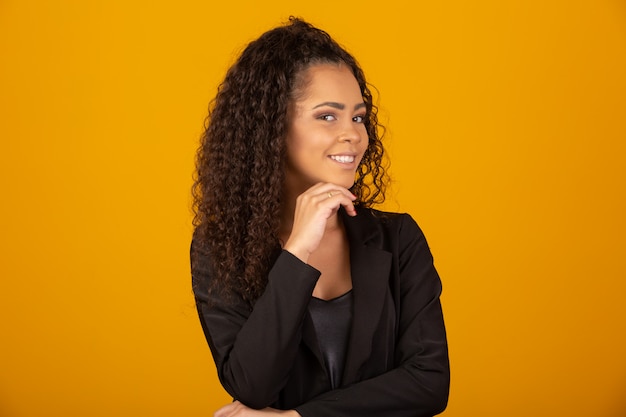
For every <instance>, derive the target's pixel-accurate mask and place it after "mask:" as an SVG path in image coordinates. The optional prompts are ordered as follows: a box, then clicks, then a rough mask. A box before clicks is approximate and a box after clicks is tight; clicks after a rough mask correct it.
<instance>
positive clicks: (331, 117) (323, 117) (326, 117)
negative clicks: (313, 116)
mask: <svg viewBox="0 0 626 417" xmlns="http://www.w3.org/2000/svg"><path fill="white" fill-rule="evenodd" d="M317 118H318V119H320V120H324V121H326V122H332V121H333V120H337V118H336V117H335V116H334V115H332V114H322V115H321V116H318V117H317Z"/></svg>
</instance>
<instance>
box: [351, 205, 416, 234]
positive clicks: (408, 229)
mask: <svg viewBox="0 0 626 417" xmlns="http://www.w3.org/2000/svg"><path fill="white" fill-rule="evenodd" d="M358 215H359V216H363V220H364V222H367V223H370V224H371V225H375V226H377V227H378V228H381V229H383V230H384V231H386V232H391V233H394V234H399V235H402V236H407V235H409V236H410V235H413V236H415V235H421V236H423V233H422V229H421V228H420V227H419V226H418V224H417V222H416V221H415V220H414V219H413V217H412V216H411V215H410V214H409V213H398V212H391V211H382V210H377V209H373V208H361V209H360V210H359V214H358Z"/></svg>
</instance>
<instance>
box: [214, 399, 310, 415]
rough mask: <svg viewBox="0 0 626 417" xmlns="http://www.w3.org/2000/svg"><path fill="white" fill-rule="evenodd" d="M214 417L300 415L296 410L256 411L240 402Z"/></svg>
mask: <svg viewBox="0 0 626 417" xmlns="http://www.w3.org/2000/svg"><path fill="white" fill-rule="evenodd" d="M213 416H214V417H271V416H283V417H300V414H299V413H298V412H297V411H295V410H276V409H275V408H269V407H267V408H263V409H261V410H255V409H253V408H250V407H246V406H245V405H243V404H242V403H240V402H239V401H234V402H232V403H230V404H227V405H225V406H224V407H222V408H220V409H219V410H217V411H216V412H215V414H213Z"/></svg>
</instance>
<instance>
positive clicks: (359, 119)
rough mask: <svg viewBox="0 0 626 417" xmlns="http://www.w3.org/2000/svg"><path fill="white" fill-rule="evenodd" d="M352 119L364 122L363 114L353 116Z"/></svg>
mask: <svg viewBox="0 0 626 417" xmlns="http://www.w3.org/2000/svg"><path fill="white" fill-rule="evenodd" d="M352 121H353V122H356V123H363V122H365V116H354V117H353V118H352Z"/></svg>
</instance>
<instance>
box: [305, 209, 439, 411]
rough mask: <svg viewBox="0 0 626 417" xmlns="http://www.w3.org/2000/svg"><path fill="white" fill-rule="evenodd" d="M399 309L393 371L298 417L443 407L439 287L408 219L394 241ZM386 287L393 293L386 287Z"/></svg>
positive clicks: (333, 394) (315, 403)
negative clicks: (396, 240) (395, 243)
mask: <svg viewBox="0 0 626 417" xmlns="http://www.w3.org/2000/svg"><path fill="white" fill-rule="evenodd" d="M396 238H397V239H398V242H397V243H398V245H397V246H396V247H395V250H397V258H396V259H397V262H398V276H399V283H397V284H396V285H395V287H396V290H397V291H398V292H399V294H396V295H395V297H396V299H395V301H396V308H399V309H400V310H399V321H398V335H397V342H396V347H395V366H396V367H395V368H394V369H391V370H389V371H388V372H386V373H383V374H381V375H379V376H376V377H374V378H371V379H367V380H363V381H360V382H357V383H355V384H353V385H350V386H347V387H344V388H340V389H336V390H333V391H329V392H327V393H325V394H322V395H320V396H318V397H316V398H314V399H313V400H311V401H309V402H307V403H305V404H302V405H300V406H298V407H296V410H297V411H298V412H299V413H300V415H301V416H302V417H319V416H346V417H348V416H350V417H355V416H386V417H417V416H433V415H435V414H438V413H441V412H442V411H443V410H444V409H445V408H446V405H447V400H448V392H449V384H450V371H449V369H450V368H449V362H448V348H447V342H446V332H445V326H444V321H443V314H442V309H441V304H440V300H439V296H440V294H441V281H440V279H439V275H438V274H437V271H436V270H435V267H434V264H433V258H432V255H431V252H430V249H429V248H428V245H427V243H426V239H425V237H424V235H423V233H422V231H421V230H420V229H419V227H418V226H417V224H416V223H415V221H414V220H413V219H412V218H411V217H410V216H409V215H403V216H401V218H400V226H399V231H398V234H397V236H396ZM392 287H394V286H393V285H392Z"/></svg>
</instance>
